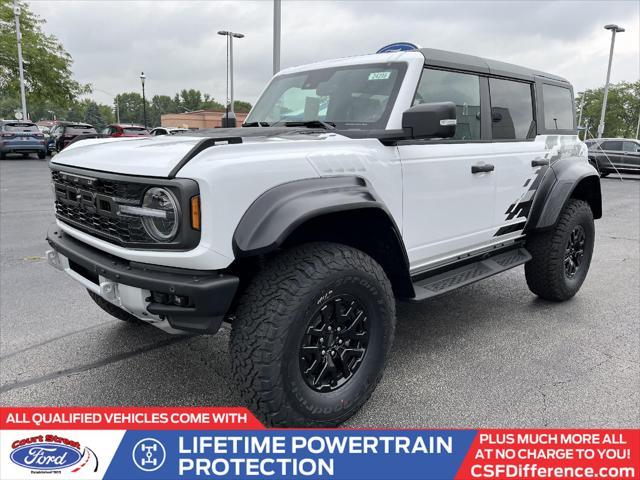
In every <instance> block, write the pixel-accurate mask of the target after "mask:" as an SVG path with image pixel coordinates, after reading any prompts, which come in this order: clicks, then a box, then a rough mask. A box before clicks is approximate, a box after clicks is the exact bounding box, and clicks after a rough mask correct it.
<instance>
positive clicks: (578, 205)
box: [524, 199, 593, 302]
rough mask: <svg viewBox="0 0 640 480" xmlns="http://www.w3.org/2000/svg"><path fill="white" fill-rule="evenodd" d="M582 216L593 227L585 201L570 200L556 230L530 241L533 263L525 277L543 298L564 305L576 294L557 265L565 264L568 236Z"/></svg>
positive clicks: (531, 238)
mask: <svg viewBox="0 0 640 480" xmlns="http://www.w3.org/2000/svg"><path fill="white" fill-rule="evenodd" d="M580 215H588V216H589V217H590V218H591V222H592V223H593V213H592V212H591V207H589V204H588V203H587V202H585V201H584V200H578V199H570V200H569V202H568V203H567V205H566V206H565V208H564V209H563V210H562V212H561V213H560V218H559V219H558V223H557V225H556V226H555V227H554V228H553V229H551V230H549V231H546V232H541V233H537V234H534V235H533V236H532V237H530V238H528V239H527V243H526V248H527V250H528V251H529V253H530V254H531V257H532V259H531V261H529V262H528V263H526V264H525V266H524V271H525V277H526V279H527V285H528V287H529V290H531V291H532V292H533V293H535V294H536V295H537V296H539V297H540V298H543V299H545V300H551V301H556V302H561V301H564V300H567V299H569V298H571V297H572V296H573V295H575V293H576V291H572V290H571V289H569V288H568V287H567V285H566V283H565V281H564V270H561V271H562V275H559V274H558V268H559V267H558V264H560V265H563V263H564V253H565V249H566V235H567V233H568V231H569V229H570V228H572V227H571V223H572V220H573V219H574V218H575V217H577V216H580ZM587 267H588V265H587Z"/></svg>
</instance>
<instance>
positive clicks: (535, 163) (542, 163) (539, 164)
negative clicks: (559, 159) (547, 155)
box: [531, 160, 549, 167]
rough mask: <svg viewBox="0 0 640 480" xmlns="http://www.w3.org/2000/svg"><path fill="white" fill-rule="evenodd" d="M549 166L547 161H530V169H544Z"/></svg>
mask: <svg viewBox="0 0 640 480" xmlns="http://www.w3.org/2000/svg"><path fill="white" fill-rule="evenodd" d="M547 165H549V160H531V166H532V167H546V166H547Z"/></svg>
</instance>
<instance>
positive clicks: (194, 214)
mask: <svg viewBox="0 0 640 480" xmlns="http://www.w3.org/2000/svg"><path fill="white" fill-rule="evenodd" d="M191 228H193V229H194V230H200V195H196V196H195V197H191Z"/></svg>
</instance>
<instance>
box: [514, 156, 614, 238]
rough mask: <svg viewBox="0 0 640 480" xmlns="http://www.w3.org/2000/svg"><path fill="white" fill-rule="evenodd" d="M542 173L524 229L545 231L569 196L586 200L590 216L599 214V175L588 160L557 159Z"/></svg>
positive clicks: (555, 221)
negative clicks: (545, 174) (590, 212)
mask: <svg viewBox="0 0 640 480" xmlns="http://www.w3.org/2000/svg"><path fill="white" fill-rule="evenodd" d="M548 173H549V174H551V175H547V176H545V178H544V179H543V182H542V184H541V186H540V191H539V192H538V194H537V195H536V199H535V201H534V205H533V207H532V217H531V221H530V222H529V224H528V225H527V231H528V232H530V231H536V230H545V229H548V228H551V227H553V226H555V225H556V223H557V222H558V219H559V218H560V213H561V212H562V210H563V209H564V207H565V206H566V205H567V202H568V201H569V200H570V199H572V198H576V199H580V200H584V201H586V202H587V203H588V204H589V206H590V207H591V211H592V212H593V218H596V219H597V218H601V217H602V192H601V188H600V176H599V175H598V172H597V171H596V169H595V168H593V166H592V165H590V164H589V163H588V162H584V161H583V162H577V161H575V159H567V160H564V161H560V162H557V163H556V164H554V165H553V166H552V167H551V171H550V172H548Z"/></svg>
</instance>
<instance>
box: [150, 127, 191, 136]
mask: <svg viewBox="0 0 640 480" xmlns="http://www.w3.org/2000/svg"><path fill="white" fill-rule="evenodd" d="M188 131H189V130H188V129H187V128H172V127H156V128H154V129H153V130H151V132H149V134H150V135H151V136H152V137H155V136H158V135H176V134H177V133H185V132H188Z"/></svg>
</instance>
